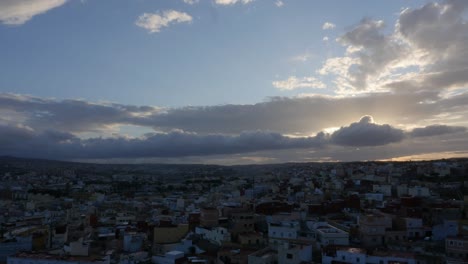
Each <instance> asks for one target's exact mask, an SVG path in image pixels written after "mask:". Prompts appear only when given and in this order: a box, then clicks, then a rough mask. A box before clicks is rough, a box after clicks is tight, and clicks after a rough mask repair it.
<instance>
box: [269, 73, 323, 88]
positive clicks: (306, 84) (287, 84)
mask: <svg viewBox="0 0 468 264" xmlns="http://www.w3.org/2000/svg"><path fill="white" fill-rule="evenodd" d="M272 84H273V86H274V87H276V88H278V89H280V90H294V89H298V88H325V87H326V86H325V84H324V83H323V82H321V81H320V80H318V79H317V78H315V77H302V78H297V77H296V76H290V77H289V78H288V79H286V80H283V81H274V82H273V83H272Z"/></svg>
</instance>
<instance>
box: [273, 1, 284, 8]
mask: <svg viewBox="0 0 468 264" xmlns="http://www.w3.org/2000/svg"><path fill="white" fill-rule="evenodd" d="M275 5H276V6H277V7H282V6H283V5H284V3H283V1H281V0H277V1H276V2H275Z"/></svg>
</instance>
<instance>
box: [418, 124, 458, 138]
mask: <svg viewBox="0 0 468 264" xmlns="http://www.w3.org/2000/svg"><path fill="white" fill-rule="evenodd" d="M460 132H466V127H461V126H447V125H430V126H426V127H420V128H415V129H413V130H412V131H411V132H410V135H411V136H413V137H432V136H440V135H445V134H453V133H460Z"/></svg>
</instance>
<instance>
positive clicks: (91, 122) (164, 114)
mask: <svg viewBox="0 0 468 264" xmlns="http://www.w3.org/2000/svg"><path fill="white" fill-rule="evenodd" d="M467 101H468V93H465V94H457V95H456V96H452V97H446V98H442V97H440V96H438V94H437V93H434V92H421V93H375V94H367V95H360V96H355V97H334V96H323V95H313V96H309V97H303V98H285V97H274V98H270V99H269V100H266V101H264V102H259V103H256V104H244V105H236V104H228V105H215V106H191V107H180V108H161V107H155V106H135V105H123V104H116V103H93V102H87V101H83V100H54V99H46V98H39V97H33V96H26V95H15V94H1V93H0V123H2V122H3V123H12V122H20V123H21V124H23V125H25V126H29V127H33V128H34V129H35V130H37V131H43V130H47V129H48V128H50V127H54V128H55V129H58V130H63V131H68V132H71V133H84V132H97V133H101V132H102V133H105V132H106V131H109V130H112V129H113V128H114V127H116V126H119V125H134V126H141V127H146V128H150V129H151V128H154V129H156V130H159V131H166V132H168V131H171V130H174V129H180V130H184V131H192V132H196V133H199V134H206V133H221V134H238V133H241V132H242V131H252V130H262V131H275V132H279V133H282V134H297V135H310V134H311V133H317V132H319V131H321V130H323V129H324V128H328V127H339V126H341V125H343V124H349V123H351V122H353V121H355V120H356V119H357V118H359V117H360V116H363V115H368V114H371V115H373V116H375V117H377V118H378V119H379V120H385V121H386V122H387V123H390V124H399V125H401V126H403V127H404V126H408V127H414V126H415V125H417V126H427V125H431V124H434V123H439V124H446V125H450V123H452V124H456V125H457V126H460V125H462V126H468V105H467V104H466V102H467ZM317 113H320V114H317ZM446 114H450V118H447V116H446ZM9 117H11V118H9Z"/></svg>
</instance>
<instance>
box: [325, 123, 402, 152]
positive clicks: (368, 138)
mask: <svg viewBox="0 0 468 264" xmlns="http://www.w3.org/2000/svg"><path fill="white" fill-rule="evenodd" d="M403 138H404V131H403V130H401V129H397V128H394V127H392V126H390V125H387V124H386V125H380V124H376V123H374V120H373V118H372V117H371V116H363V117H362V118H361V120H359V122H355V123H352V124H351V125H349V126H345V127H341V128H340V129H338V130H337V131H335V132H333V134H332V135H331V142H333V143H334V144H337V145H343V146H353V147H362V146H381V145H386V144H390V143H395V142H400V141H402V140H403Z"/></svg>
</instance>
